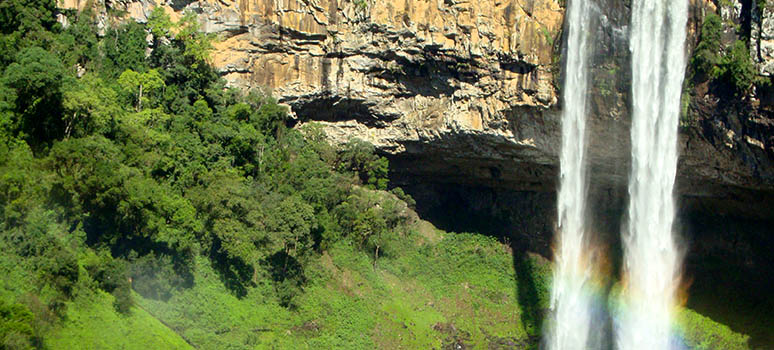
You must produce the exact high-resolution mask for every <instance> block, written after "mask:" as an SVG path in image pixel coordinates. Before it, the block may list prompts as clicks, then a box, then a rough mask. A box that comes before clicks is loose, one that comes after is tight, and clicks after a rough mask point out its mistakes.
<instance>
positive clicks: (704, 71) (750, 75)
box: [691, 13, 763, 96]
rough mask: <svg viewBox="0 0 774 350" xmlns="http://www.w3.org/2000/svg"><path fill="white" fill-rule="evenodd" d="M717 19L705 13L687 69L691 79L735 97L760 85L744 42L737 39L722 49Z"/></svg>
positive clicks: (720, 28)
mask: <svg viewBox="0 0 774 350" xmlns="http://www.w3.org/2000/svg"><path fill="white" fill-rule="evenodd" d="M722 30H723V25H722V20H721V18H720V16H718V15H716V14H714V13H709V14H707V16H706V17H705V18H704V22H703V23H702V27H701V39H700V41H699V43H698V45H697V46H696V50H695V51H694V54H693V57H691V65H692V68H693V72H694V79H696V80H698V81H707V80H709V81H711V82H713V83H716V84H720V85H724V86H728V87H729V89H730V91H731V92H732V93H733V94H734V95H736V96H743V95H745V94H747V93H748V92H750V89H751V88H752V87H753V85H754V84H760V83H763V81H762V80H761V79H760V78H759V77H758V75H757V72H756V70H755V66H754V65H753V61H752V58H751V57H750V49H749V48H748V47H747V43H746V41H745V40H742V39H738V40H736V41H734V42H733V43H732V44H730V45H728V46H725V45H723V43H722V41H721V34H722Z"/></svg>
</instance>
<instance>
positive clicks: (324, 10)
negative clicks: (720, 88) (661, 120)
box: [61, 0, 774, 217]
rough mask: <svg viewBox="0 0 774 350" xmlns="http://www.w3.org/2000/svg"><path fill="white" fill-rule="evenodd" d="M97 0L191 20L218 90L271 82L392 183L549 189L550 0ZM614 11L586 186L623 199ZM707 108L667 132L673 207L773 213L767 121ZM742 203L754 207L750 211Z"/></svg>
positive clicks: (609, 16) (621, 44)
mask: <svg viewBox="0 0 774 350" xmlns="http://www.w3.org/2000/svg"><path fill="white" fill-rule="evenodd" d="M62 1H63V2H62V3H61V5H62V6H63V7H67V8H78V9H81V8H82V6H85V5H84V4H85V1H78V0H62ZM102 1H103V2H100V1H97V3H98V4H97V7H98V9H101V10H100V11H101V13H103V14H104V13H106V9H107V8H115V9H118V10H125V11H126V13H127V15H128V16H129V17H132V18H134V19H136V20H138V21H145V20H146V19H147V16H148V15H149V13H150V11H151V10H152V8H153V7H155V6H164V8H165V9H166V10H167V11H168V12H169V13H171V14H173V15H174V16H180V14H181V13H182V11H184V10H189V11H194V12H196V13H197V14H199V19H200V22H201V23H202V28H203V29H204V30H205V31H207V32H211V33H218V34H220V37H221V40H220V41H219V42H218V43H217V44H216V45H215V51H214V53H213V57H212V58H213V63H214V65H215V66H216V67H217V68H218V69H219V70H220V72H221V73H222V75H223V76H224V77H225V78H226V79H227V80H228V81H229V82H230V83H231V84H232V85H234V86H240V87H245V88H264V87H268V88H270V89H271V90H272V92H273V93H274V95H275V96H277V97H278V98H279V100H280V102H282V103H286V104H288V105H290V106H291V107H292V110H293V112H294V114H295V116H296V118H297V120H298V123H300V124H303V123H307V122H310V121H315V122H319V123H322V124H323V125H324V127H325V130H326V131H327V133H328V135H329V136H330V137H331V139H332V140H334V141H335V142H346V141H347V140H348V139H350V138H352V137H358V138H361V139H365V140H367V141H370V142H372V143H373V144H374V145H376V146H377V148H378V149H379V150H380V151H381V152H383V153H384V154H387V155H389V156H390V157H391V159H392V161H393V169H394V170H395V174H394V175H395V179H396V181H397V182H398V183H405V184H408V183H412V182H414V183H416V182H420V181H425V182H427V181H430V182H447V183H458V184H468V185H475V186H489V187H493V188H509V189H513V190H521V191H523V190H539V191H553V190H554V189H555V186H556V180H557V177H558V157H557V154H558V151H559V150H558V147H559V145H560V142H559V141H560V128H559V126H560V110H561V103H560V101H559V94H558V91H557V90H556V88H555V87H554V85H555V84H556V83H557V82H559V81H560V80H561V79H560V78H559V77H558V76H555V74H552V73H554V72H555V71H556V67H558V66H560V62H557V59H558V57H559V56H560V51H559V49H560V47H561V41H562V38H561V30H562V26H563V13H564V9H563V8H562V7H560V5H559V0H481V1H464V0H383V1H379V2H376V1H373V0H239V1H236V0H199V1H190V0H166V1H163V0H162V1H160V2H158V3H156V2H154V1H152V0H141V1H132V0H102ZM692 9H693V10H692V14H693V15H692V18H691V23H690V25H689V34H690V35H689V36H690V37H691V38H692V39H693V41H694V42H695V40H696V39H697V38H698V31H699V28H700V23H701V20H702V18H703V16H704V14H705V13H706V12H707V11H716V9H715V5H713V4H712V2H710V1H709V0H692ZM744 11H745V9H744V8H743V6H742V5H741V3H740V2H739V1H736V2H734V6H730V7H724V8H721V10H720V12H721V14H722V15H723V17H724V18H726V19H727V20H728V21H731V22H734V21H737V22H738V21H740V20H741V19H742V17H744V16H742V14H743V12H744ZM628 12H629V9H628V7H627V5H626V4H625V2H624V1H613V0H600V2H599V6H598V7H597V12H596V14H595V18H594V19H593V21H594V27H595V28H597V31H596V32H594V33H591V34H590V35H592V36H593V39H594V40H593V41H594V42H595V56H594V57H593V58H592V61H593V70H594V73H593V77H594V78H593V81H592V86H593V87H594V89H593V93H592V96H591V101H590V102H591V110H592V115H591V117H590V121H589V123H590V134H591V136H590V140H589V141H590V142H589V144H590V149H589V159H590V161H591V172H593V173H594V176H593V177H592V180H593V181H594V183H593V184H592V186H596V187H599V188H601V189H604V188H607V189H613V190H614V191H616V193H619V194H620V195H621V196H624V195H625V184H626V181H627V176H628V172H629V123H630V121H629V117H628V114H629V111H628V105H629V102H628V96H629V93H630V92H629V84H628V79H629V73H628V72H629V70H630V69H629V66H628V65H629V63H628V62H629V57H628V55H629V50H628V34H627V30H628V29H627V28H628V19H629V14H628ZM762 14H763V15H762V17H761V20H760V21H758V22H755V21H753V22H754V23H753V27H754V26H755V25H756V24H755V23H757V25H758V27H756V28H758V29H755V28H752V29H751V35H752V37H756V38H760V40H759V41H756V43H755V45H758V46H754V47H757V48H758V49H756V50H757V51H759V52H760V54H759V55H758V60H759V61H758V63H759V64H758V66H759V68H760V69H761V72H763V73H767V74H770V71H769V68H768V67H772V69H774V58H772V57H771V54H772V53H771V52H770V51H771V50H774V47H769V46H773V45H774V41H772V31H774V28H772V27H774V18H772V11H771V9H766V10H764V11H763V12H762ZM756 30H757V31H756ZM756 33H759V34H756ZM732 34H733V33H731V32H729V33H727V35H732ZM731 39H733V38H731V37H729V40H731ZM770 49H771V50H770ZM706 98H711V97H706V96H699V97H698V98H697V99H698V101H697V102H695V103H692V104H691V109H690V111H691V112H692V113H694V114H697V115H700V118H701V123H697V125H699V126H696V127H691V128H685V130H684V132H683V133H682V135H681V141H680V142H681V149H682V153H681V155H682V156H681V158H680V165H679V181H678V187H679V189H680V191H681V193H682V194H683V195H684V196H685V198H686V200H685V202H686V203H688V204H689V205H691V206H695V207H701V206H706V205H713V206H715V207H722V208H721V209H722V210H735V211H739V212H745V213H747V214H750V213H752V214H751V215H753V216H765V217H771V216H774V195H772V193H774V136H772V134H773V132H772V131H774V129H772V128H773V127H774V122H772V119H771V118H770V117H766V116H765V114H759V113H758V114H756V113H752V114H749V115H747V114H745V115H739V114H732V113H725V112H722V113H721V112H718V110H717V108H714V109H713V108H710V107H713V106H714V105H713V104H712V103H711V102H712V101H703V100H702V99H706ZM714 107H717V106H714ZM752 198H758V199H761V198H762V199H763V200H762V201H760V203H763V204H762V205H758V206H756V208H748V207H749V201H750V200H751V199H752ZM691 203H693V204H691ZM708 203H710V204H708ZM712 203H715V204H717V203H723V204H722V205H719V206H717V205H715V204H712Z"/></svg>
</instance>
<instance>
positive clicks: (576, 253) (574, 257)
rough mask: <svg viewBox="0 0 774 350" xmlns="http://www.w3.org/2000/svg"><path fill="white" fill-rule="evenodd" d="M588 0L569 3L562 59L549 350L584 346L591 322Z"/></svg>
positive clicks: (566, 349) (548, 335) (578, 349)
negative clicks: (587, 171) (587, 219)
mask: <svg viewBox="0 0 774 350" xmlns="http://www.w3.org/2000/svg"><path fill="white" fill-rule="evenodd" d="M589 6H590V5H589V1H588V0H572V1H570V3H569V8H568V14H567V20H568V39H567V61H566V66H565V80H564V86H563V93H564V96H563V98H564V108H563V113H562V150H561V155H560V164H561V178H560V181H561V185H560V189H559V198H558V214H559V230H558V239H557V247H556V248H557V250H556V257H555V259H556V267H555V270H554V283H553V288H552V291H551V310H552V313H551V315H552V317H553V318H552V319H551V324H550V329H549V332H548V333H547V338H546V343H547V345H548V349H551V350H575V349H577V350H581V349H586V348H587V347H586V343H587V339H588V336H589V327H590V323H591V313H592V311H591V296H590V294H589V293H588V291H587V288H588V283H589V279H590V270H589V269H590V268H591V264H590V263H589V261H588V259H589V254H588V247H587V241H586V237H584V234H585V222H584V221H585V206H586V174H585V157H586V100H587V99H586V94H587V89H588V62H587V61H588V50H589V39H588V37H589V22H590V20H589V18H590V13H589V12H590V8H589Z"/></svg>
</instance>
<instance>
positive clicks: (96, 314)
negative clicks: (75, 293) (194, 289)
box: [45, 292, 193, 350]
mask: <svg viewBox="0 0 774 350" xmlns="http://www.w3.org/2000/svg"><path fill="white" fill-rule="evenodd" d="M45 343H46V346H47V347H48V348H49V349H72V350H76V349H89V350H99V349H105V350H113V349H123V350H133V349H137V350H145V349H170V350H177V349H180V350H186V349H193V348H192V347H191V346H190V345H188V344H187V343H186V342H185V341H184V340H183V339H182V338H181V337H180V336H179V335H177V334H176V333H175V332H173V331H171V330H170V329H169V328H167V327H166V326H164V325H163V324H162V323H161V322H159V320H157V319H155V318H153V317H152V316H151V315H150V314H148V313H147V312H146V311H145V310H143V309H141V308H133V309H132V310H131V313H130V314H129V315H121V314H118V313H116V312H115V310H114V308H113V296H112V295H110V294H107V293H104V292H98V293H94V294H93V295H92V296H89V297H87V296H82V297H79V299H77V300H76V301H75V302H73V303H71V304H70V305H68V308H67V316H66V321H65V322H64V323H63V325H62V326H61V327H59V328H57V329H55V330H53V331H52V332H51V334H50V335H48V336H47V337H46V338H45Z"/></svg>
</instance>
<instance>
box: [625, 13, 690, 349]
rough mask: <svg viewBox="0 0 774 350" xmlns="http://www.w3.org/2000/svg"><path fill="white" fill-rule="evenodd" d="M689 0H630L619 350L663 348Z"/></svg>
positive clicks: (675, 275) (670, 296)
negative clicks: (628, 164) (628, 146)
mask: <svg viewBox="0 0 774 350" xmlns="http://www.w3.org/2000/svg"><path fill="white" fill-rule="evenodd" d="M687 14H688V0H633V1H632V19H631V28H630V31H631V33H630V35H631V36H630V40H629V45H630V49H631V53H632V100H633V109H632V129H631V142H632V169H631V174H630V177H629V196H630V199H629V200H630V202H629V212H628V215H629V217H628V219H629V220H628V227H627V228H626V229H625V230H624V233H623V243H624V254H625V258H624V282H625V289H624V295H623V297H624V299H623V301H622V303H623V308H622V309H623V310H624V311H623V313H622V314H621V315H619V322H618V325H617V327H616V344H617V347H618V349H619V350H661V349H663V350H666V349H672V348H673V346H672V344H671V343H670V342H671V341H670V329H671V316H672V315H671V314H672V310H673V307H674V303H675V293H676V289H677V285H678V282H679V273H680V263H681V253H680V250H679V249H678V247H677V245H676V242H675V237H674V236H673V231H672V230H673V227H672V223H673V220H674V215H675V203H674V198H673V187H674V183H675V173H676V169H677V157H678V155H677V129H678V120H679V114H680V93H681V91H682V83H683V77H684V75H685V65H686V63H685V60H686V58H685V37H686V33H685V32H686V22H687Z"/></svg>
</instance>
